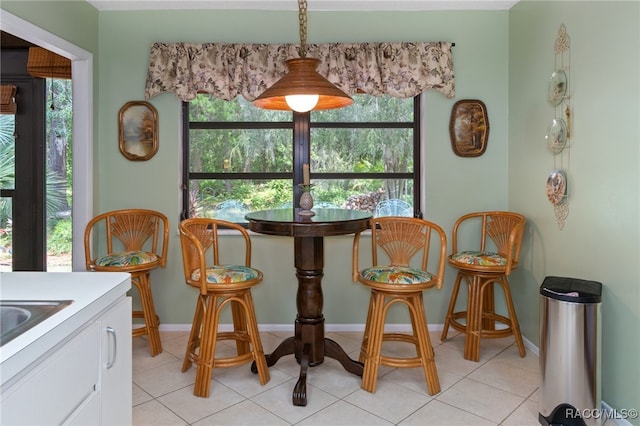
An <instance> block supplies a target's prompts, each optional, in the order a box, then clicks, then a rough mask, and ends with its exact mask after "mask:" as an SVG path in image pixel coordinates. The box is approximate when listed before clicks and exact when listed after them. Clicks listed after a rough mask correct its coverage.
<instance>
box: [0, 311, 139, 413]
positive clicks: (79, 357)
mask: <svg viewBox="0 0 640 426" xmlns="http://www.w3.org/2000/svg"><path fill="white" fill-rule="evenodd" d="M99 349H100V332H99V326H98V324H97V323H91V324H89V325H88V326H87V327H85V328H84V329H83V330H82V331H80V332H79V333H78V334H77V335H76V336H75V337H73V338H72V339H71V340H69V341H68V342H67V343H65V344H64V345H63V346H62V347H61V348H60V349H58V350H55V351H54V352H52V353H51V354H49V355H48V358H46V359H45V360H44V361H43V362H41V363H40V364H39V365H38V366H36V367H34V368H33V370H32V371H30V372H29V373H28V374H27V376H26V377H25V378H24V379H22V380H20V381H19V382H17V383H16V384H14V385H12V386H11V387H10V388H9V389H7V390H6V391H3V393H2V395H1V399H2V411H1V412H0V424H3V425H50V424H62V423H65V422H66V421H67V420H68V419H69V418H71V417H73V416H74V415H75V412H76V411H78V410H79V409H80V410H83V408H84V406H85V405H87V404H88V402H89V401H91V400H92V399H95V397H96V395H97V394H99V392H98V389H97V388H98V381H99V376H100V370H99V368H98V366H99V362H100V350H99ZM129 391H131V385H129ZM89 405H90V404H89ZM83 418H84V419H87V420H90V423H91V424H96V423H98V422H99V419H100V411H99V410H95V409H94V410H93V411H91V410H83Z"/></svg>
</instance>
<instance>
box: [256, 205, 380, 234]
mask: <svg viewBox="0 0 640 426" xmlns="http://www.w3.org/2000/svg"><path fill="white" fill-rule="evenodd" d="M313 211H314V212H315V215H314V216H301V215H299V214H298V212H299V209H275V210H262V211H257V212H251V213H248V214H247V215H246V216H245V219H247V220H248V221H249V229H251V230H252V231H254V232H258V233H261V234H269V235H283V236H290V237H324V236H330V235H346V234H354V233H357V232H362V231H364V230H365V229H367V224H368V222H369V219H371V217H372V216H373V215H372V214H371V212H367V211H362V210H349V209H315V210H313Z"/></svg>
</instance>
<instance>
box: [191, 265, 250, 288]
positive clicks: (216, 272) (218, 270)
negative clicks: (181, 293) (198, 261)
mask: <svg viewBox="0 0 640 426" xmlns="http://www.w3.org/2000/svg"><path fill="white" fill-rule="evenodd" d="M259 275H260V273H259V272H258V271H257V270H255V269H253V268H250V267H248V266H243V265H213V266H209V267H208V268H207V282H208V283H212V284H231V283H239V282H243V281H250V280H253V279H256V278H258V276H259ZM191 279H192V280H194V281H198V280H200V269H196V270H195V271H193V273H192V274H191Z"/></svg>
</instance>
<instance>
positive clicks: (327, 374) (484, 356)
mask: <svg viewBox="0 0 640 426" xmlns="http://www.w3.org/2000/svg"><path fill="white" fill-rule="evenodd" d="M161 335H162V345H163V349H164V351H163V352H162V353H161V354H159V355H157V356H156V357H154V358H152V357H151V356H150V355H149V350H148V346H147V342H146V341H145V340H144V338H137V339H134V340H133V342H134V343H133V424H134V425H198V426H200V425H258V424H259V425H300V426H303V425H323V426H326V425H349V426H354V425H367V426H374V425H403V426H405V425H407V426H408V425H439V426H445V425H465V426H468V425H505V426H509V425H517V426H528V425H531V426H537V425H539V423H538V411H539V409H538V382H539V377H538V371H539V367H538V357H537V356H536V355H535V354H532V353H530V352H527V356H526V357H525V358H520V356H519V354H518V349H517V347H516V346H515V342H514V340H513V337H509V338H504V339H484V340H483V341H482V343H481V351H480V354H481V357H480V362H473V361H467V360H465V359H464V358H463V357H462V353H463V344H464V339H463V336H462V335H457V336H454V333H453V332H450V333H449V336H454V337H450V338H449V340H447V341H446V342H444V343H441V342H440V335H439V333H435V332H433V333H431V343H432V344H433V347H434V350H435V354H436V365H437V368H438V375H439V378H440V385H441V388H442V390H441V392H440V393H438V394H437V395H433V396H430V395H428V394H427V391H426V383H425V379H424V375H423V374H422V370H421V369H419V368H411V369H407V368H404V369H397V368H390V367H381V369H380V372H379V378H378V384H377V391H376V393H375V394H371V393H368V392H366V391H364V390H362V389H360V377H357V376H355V375H352V374H350V373H348V372H346V371H345V370H344V369H343V368H342V366H341V365H340V364H339V363H338V362H337V361H335V360H333V359H331V358H325V362H324V363H323V364H322V365H319V366H316V367H313V368H310V369H309V374H308V377H307V397H308V404H307V406H306V407H296V406H294V405H293V404H292V401H291V398H292V392H293V387H294V385H295V383H296V381H297V379H298V373H299V366H298V364H297V363H296V361H295V358H294V357H293V356H292V355H290V356H286V357H283V358H281V359H280V360H279V361H278V362H277V363H276V364H275V365H274V366H272V367H270V369H269V372H270V375H271V380H270V381H269V382H268V383H267V384H266V385H264V386H261V385H260V382H259V380H258V377H257V376H256V375H254V374H252V373H251V372H250V369H249V365H247V366H242V367H236V368H226V369H221V368H219V369H216V370H214V372H213V378H212V386H211V396H210V397H209V398H199V397H195V396H194V395H193V384H194V381H195V366H194V367H192V368H191V369H190V370H188V371H187V372H185V373H182V372H181V367H182V359H183V356H184V350H185V347H186V341H187V338H188V333H186V332H161ZM289 335H290V333H281V332H262V333H261V338H262V343H263V346H264V349H265V353H270V352H271V351H272V350H273V349H275V348H276V346H277V345H278V344H279V343H280V342H281V341H282V340H283V339H284V338H285V337H288V336H289ZM327 337H329V338H332V339H334V340H335V341H337V342H338V343H339V344H340V345H341V346H342V347H343V349H345V351H346V352H347V353H348V354H349V356H351V358H353V359H357V358H358V352H359V348H360V339H361V338H362V333H345V332H339V333H327ZM231 344H232V343H231V342H228V341H227V342H221V345H220V350H221V351H231V350H232V349H233V348H232V346H230V345H231ZM384 351H386V352H389V353H391V352H394V353H398V354H402V353H403V351H405V353H406V351H407V344H406V343H399V342H398V343H396V342H389V343H385V346H384ZM414 353H415V352H414Z"/></svg>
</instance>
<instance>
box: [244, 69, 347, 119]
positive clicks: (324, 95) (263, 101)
mask: <svg viewBox="0 0 640 426" xmlns="http://www.w3.org/2000/svg"><path fill="white" fill-rule="evenodd" d="M286 64H287V68H288V69H289V72H288V73H287V74H286V75H285V76H284V77H282V78H281V79H280V80H278V81H277V82H276V83H275V84H274V85H273V86H271V87H270V88H268V89H267V90H265V91H264V92H263V93H262V94H261V95H260V96H258V98H257V99H256V100H255V101H254V102H253V104H254V105H255V106H257V107H258V108H264V109H276V110H285V111H291V109H292V108H291V107H290V106H289V104H288V103H287V101H286V99H285V96H290V95H318V96H319V99H318V103H317V104H316V106H315V107H313V109H314V110H319V109H332V108H342V107H345V106H348V105H351V104H352V103H353V99H351V97H350V96H349V95H347V94H346V93H344V92H343V91H342V90H340V89H338V88H337V87H336V86H334V85H333V83H331V82H330V81H329V80H327V79H326V78H324V77H323V76H321V75H320V74H318V72H317V71H316V68H317V67H318V64H320V60H319V59H316V58H295V59H289V60H287V62H286Z"/></svg>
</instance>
